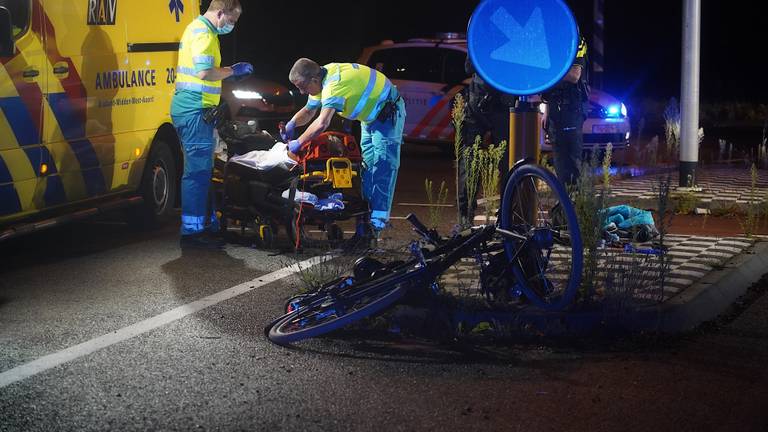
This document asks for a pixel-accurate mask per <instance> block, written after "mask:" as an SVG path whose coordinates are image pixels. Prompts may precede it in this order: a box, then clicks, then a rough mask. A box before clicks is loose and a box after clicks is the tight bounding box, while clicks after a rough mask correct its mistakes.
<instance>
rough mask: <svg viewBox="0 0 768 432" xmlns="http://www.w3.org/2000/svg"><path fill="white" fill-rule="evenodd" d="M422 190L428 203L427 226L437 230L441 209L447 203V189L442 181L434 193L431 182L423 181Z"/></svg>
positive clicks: (440, 218) (441, 214) (441, 216)
mask: <svg viewBox="0 0 768 432" xmlns="http://www.w3.org/2000/svg"><path fill="white" fill-rule="evenodd" d="M424 189H425V192H426V194H427V202H428V203H429V224H430V226H431V228H433V229H437V228H438V227H439V226H440V223H441V222H442V219H443V207H445V203H446V202H448V187H447V186H445V181H442V182H440V187H439V188H438V189H437V191H434V190H433V185H432V180H430V179H424Z"/></svg>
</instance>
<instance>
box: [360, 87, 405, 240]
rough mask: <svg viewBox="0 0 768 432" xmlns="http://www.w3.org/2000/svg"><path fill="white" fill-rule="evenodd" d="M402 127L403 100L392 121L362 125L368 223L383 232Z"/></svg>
mask: <svg viewBox="0 0 768 432" xmlns="http://www.w3.org/2000/svg"><path fill="white" fill-rule="evenodd" d="M404 126H405V102H404V101H403V100H402V99H400V100H399V101H398V102H397V112H396V113H395V116H394V118H392V119H387V120H383V121H380V120H374V121H373V122H371V123H363V124H362V131H361V135H360V149H361V150H362V153H363V163H364V164H365V169H364V171H363V196H364V197H365V199H366V200H367V201H368V203H369V204H370V206H371V223H372V224H373V226H374V228H376V229H383V228H384V227H385V226H386V224H387V222H388V221H389V213H390V210H391V209H392V198H393V197H394V195H395V183H396V182H397V171H398V169H399V168H400V146H401V145H402V144H403V127H404Z"/></svg>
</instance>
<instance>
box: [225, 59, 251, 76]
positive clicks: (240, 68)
mask: <svg viewBox="0 0 768 432" xmlns="http://www.w3.org/2000/svg"><path fill="white" fill-rule="evenodd" d="M230 68H232V76H234V77H242V76H246V75H250V74H252V73H253V65H251V64H250V63H245V62H240V63H235V64H233V65H232V66H230Z"/></svg>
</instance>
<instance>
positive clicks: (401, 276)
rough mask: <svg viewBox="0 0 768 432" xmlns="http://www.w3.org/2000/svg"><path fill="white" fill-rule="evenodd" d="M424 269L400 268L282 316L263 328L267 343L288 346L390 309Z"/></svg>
mask: <svg viewBox="0 0 768 432" xmlns="http://www.w3.org/2000/svg"><path fill="white" fill-rule="evenodd" d="M424 274H425V272H424V269H423V268H421V267H415V266H414V265H407V266H403V267H402V268H400V269H396V270H394V271H393V273H390V274H387V275H385V276H382V277H381V278H376V279H374V280H370V281H367V282H363V283H361V284H359V285H356V284H354V283H353V284H352V285H350V286H348V287H344V288H342V289H339V290H338V291H336V292H329V293H328V294H327V295H324V296H319V297H318V298H317V299H316V300H315V301H313V302H311V303H310V304H308V305H307V306H304V307H302V308H299V309H298V310H295V311H293V312H290V313H288V314H285V315H283V316H282V317H280V318H278V319H276V320H275V321H273V322H272V323H271V324H270V325H268V326H267V328H266V334H267V337H268V338H269V340H271V341H272V342H275V343H277V344H289V343H293V342H297V341H300V340H302V339H307V338H311V337H315V336H320V335H322V334H325V333H328V332H331V331H333V330H336V329H339V328H341V327H344V326H346V325H347V324H350V323H353V322H355V321H358V320H360V319H363V318H365V317H368V316H371V315H373V314H375V313H377V312H380V311H382V310H383V309H385V308H387V307H389V306H390V305H392V304H393V303H394V302H396V301H397V300H399V299H400V298H402V297H403V295H405V293H406V291H408V289H410V288H412V287H413V286H416V285H419V284H420V283H421V282H422V281H421V278H422V276H423V275H424Z"/></svg>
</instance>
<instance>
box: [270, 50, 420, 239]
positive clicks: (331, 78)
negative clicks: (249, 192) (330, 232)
mask: <svg viewBox="0 0 768 432" xmlns="http://www.w3.org/2000/svg"><path fill="white" fill-rule="evenodd" d="M288 79H289V80H290V81H291V83H293V85H295V86H296V88H298V89H299V90H300V91H301V93H302V94H308V95H309V99H308V100H307V105H306V106H305V107H304V108H302V109H300V110H299V112H297V113H296V115H294V116H293V118H292V119H291V121H289V122H288V123H287V124H286V126H285V128H284V130H283V131H282V135H283V139H285V140H287V141H288V150H289V152H291V153H297V152H298V151H299V150H300V149H301V147H302V145H304V144H306V143H307V142H309V141H310V140H311V139H312V138H314V137H316V136H317V135H318V134H320V133H321V132H323V131H324V130H325V129H326V128H327V127H328V125H329V124H330V122H331V118H333V115H334V114H336V113H339V115H340V116H341V117H343V118H346V119H349V120H357V121H360V122H361V123H362V133H361V138H360V149H361V150H362V154H363V163H364V165H365V166H364V170H363V177H362V180H363V196H364V197H365V199H366V200H367V201H368V203H369V204H370V206H371V224H372V225H373V230H374V233H375V234H376V237H378V236H379V233H380V232H381V230H383V229H384V228H385V227H386V226H387V223H388V221H389V216H390V209H391V208H392V198H393V195H394V193H395V183H396V181H397V171H398V169H399V167H400V146H401V145H402V143H403V127H404V125H405V101H404V100H403V98H402V97H400V93H399V92H398V90H397V88H396V87H395V86H394V85H392V83H391V82H390V81H389V79H388V78H387V77H386V76H384V74H382V73H381V72H379V71H377V70H375V69H371V68H369V67H368V66H365V65H361V64H357V63H329V64H327V65H325V66H320V65H318V64H317V63H315V62H314V61H312V60H310V59H307V58H301V59H299V60H297V61H296V63H295V64H294V65H293V68H291V72H290V74H289V76H288ZM318 111H320V115H319V116H318V117H317V119H315V121H314V122H312V123H311V124H310V125H309V126H308V127H307V130H306V131H305V132H304V133H303V134H302V135H301V136H300V137H299V138H297V139H293V136H294V131H295V129H296V127H299V126H303V125H305V124H307V123H309V122H310V121H311V120H312V118H313V117H314V116H315V114H316V113H317V112H318Z"/></svg>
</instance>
